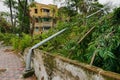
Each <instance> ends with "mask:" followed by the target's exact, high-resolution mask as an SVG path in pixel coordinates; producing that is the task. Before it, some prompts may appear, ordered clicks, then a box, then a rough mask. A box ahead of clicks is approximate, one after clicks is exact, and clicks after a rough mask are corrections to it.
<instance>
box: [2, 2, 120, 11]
mask: <svg viewBox="0 0 120 80" xmlns="http://www.w3.org/2000/svg"><path fill="white" fill-rule="evenodd" d="M1 1H3V0H0V11H8V9H7V8H6V6H4V5H3V3H2V2H1ZM35 1H37V2H39V3H44V4H53V0H35ZM61 1H63V0H61ZM99 2H100V3H102V4H105V3H107V2H111V3H112V4H113V5H114V6H116V5H117V6H118V5H119V6H120V0H99ZM59 5H60V4H59Z"/></svg>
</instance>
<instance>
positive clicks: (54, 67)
mask: <svg viewBox="0 0 120 80" xmlns="http://www.w3.org/2000/svg"><path fill="white" fill-rule="evenodd" d="M26 53H28V50H26V51H25V54H26ZM32 59H33V60H32V64H33V67H34V69H35V74H36V76H37V78H38V80H120V74H117V73H113V72H109V71H104V70H102V69H100V68H97V67H94V66H90V65H87V64H83V63H79V62H77V61H73V60H69V59H66V58H63V57H60V56H55V55H51V54H49V53H46V52H42V51H40V50H34V55H33V57H32Z"/></svg>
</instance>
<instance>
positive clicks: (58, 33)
mask: <svg viewBox="0 0 120 80" xmlns="http://www.w3.org/2000/svg"><path fill="white" fill-rule="evenodd" d="M104 9H105V7H104V8H101V9H100V10H98V11H96V12H94V13H93V14H91V15H88V16H87V17H86V18H89V17H91V16H93V15H95V14H97V13H98V12H100V11H102V10H104ZM94 28H95V27H94ZM66 30H68V28H64V29H62V30H61V31H59V32H57V33H55V34H53V35H52V36H50V37H48V38H46V39H44V40H43V41H41V42H39V43H38V44H36V45H34V46H33V47H32V48H30V50H29V53H28V54H27V58H26V68H25V71H26V72H27V71H30V70H31V69H32V68H31V57H32V53H33V50H34V49H36V48H38V47H39V46H41V45H42V44H44V43H46V42H47V41H49V40H51V39H53V38H54V37H56V36H58V35H60V34H62V33H63V32H65V31H66Z"/></svg>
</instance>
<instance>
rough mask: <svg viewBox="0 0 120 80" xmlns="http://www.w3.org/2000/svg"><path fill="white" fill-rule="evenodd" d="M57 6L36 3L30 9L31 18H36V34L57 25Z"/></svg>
mask: <svg viewBox="0 0 120 80" xmlns="http://www.w3.org/2000/svg"><path fill="white" fill-rule="evenodd" d="M56 13H57V6H56V5H52V4H48V5H45V4H41V3H36V2H35V6H34V7H31V8H30V16H32V17H34V18H35V28H34V34H40V33H42V32H44V31H47V30H48V29H50V28H52V27H54V26H55V24H56V19H55V18H56Z"/></svg>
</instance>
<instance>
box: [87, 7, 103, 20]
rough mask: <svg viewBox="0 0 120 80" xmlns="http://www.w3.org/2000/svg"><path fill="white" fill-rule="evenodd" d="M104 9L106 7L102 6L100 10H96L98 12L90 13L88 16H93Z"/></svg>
mask: <svg viewBox="0 0 120 80" xmlns="http://www.w3.org/2000/svg"><path fill="white" fill-rule="evenodd" d="M104 9H105V7H104V8H101V9H100V10H98V11H96V12H94V13H92V14H90V15H88V16H87V17H86V18H89V17H91V16H93V15H95V14H97V13H99V12H100V11H102V10H104Z"/></svg>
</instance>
